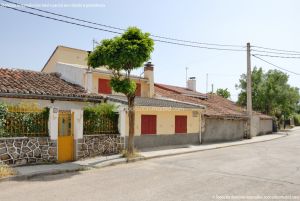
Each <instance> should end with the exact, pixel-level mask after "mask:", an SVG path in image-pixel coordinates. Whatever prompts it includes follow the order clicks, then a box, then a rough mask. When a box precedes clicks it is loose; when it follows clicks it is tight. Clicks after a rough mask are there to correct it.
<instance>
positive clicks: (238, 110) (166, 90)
mask: <svg viewBox="0 0 300 201" xmlns="http://www.w3.org/2000/svg"><path fill="white" fill-rule="evenodd" d="M155 94H156V95H157V96H159V97H161V98H162V97H164V98H170V99H174V100H178V101H183V102H189V103H194V104H201V105H204V106H206V110H205V112H204V115H205V116H209V117H222V118H246V117H247V115H246V111H245V109H244V108H242V107H240V106H238V105H236V104H235V103H234V102H232V101H230V100H228V99H225V98H223V97H220V96H218V95H215V94H207V95H205V94H202V93H199V92H193V91H191V90H189V89H187V88H184V87H176V86H171V85H165V84H155ZM195 95H197V96H195ZM259 114H260V113H259ZM260 115H261V118H271V117H269V116H267V115H262V114H260Z"/></svg>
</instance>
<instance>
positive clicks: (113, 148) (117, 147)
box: [77, 134, 124, 159]
mask: <svg viewBox="0 0 300 201" xmlns="http://www.w3.org/2000/svg"><path fill="white" fill-rule="evenodd" d="M123 144H124V143H123V138H122V137H121V136H120V135H119V134H100V135H84V136H83V139H78V140H77V159H81V158H87V157H94V156H103V155H112V154H118V153H120V152H121V150H122V149H123Z"/></svg>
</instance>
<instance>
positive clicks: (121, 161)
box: [0, 133, 288, 182]
mask: <svg viewBox="0 0 300 201" xmlns="http://www.w3.org/2000/svg"><path fill="white" fill-rule="evenodd" d="M287 136H288V134H287V133H285V135H281V136H279V137H277V138H273V139H266V140H261V141H254V142H245V143H237V144H230V145H221V146H220V145H219V146H218V145H216V146H215V147H211V148H207V149H198V150H190V151H183V152H177V153H167V154H161V155H156V156H148V157H147V156H140V157H137V158H132V159H126V158H116V159H113V160H111V161H105V162H103V163H100V164H99V165H80V166H79V167H78V168H73V169H61V170H51V171H40V172H35V173H32V174H26V175H15V176H10V177H4V178H0V182H5V181H24V180H29V179H32V178H34V177H40V176H48V175H57V174H63V173H70V172H79V171H86V170H92V169H100V168H104V167H109V166H114V165H119V164H126V163H133V162H137V161H142V160H149V159H154V158H161V157H168V156H176V155H183V154H189V153H195V152H201V151H207V150H214V149H221V148H227V147H234V146H240V145H247V144H254V143H260V142H267V141H272V140H277V139H281V138H283V137H287Z"/></svg>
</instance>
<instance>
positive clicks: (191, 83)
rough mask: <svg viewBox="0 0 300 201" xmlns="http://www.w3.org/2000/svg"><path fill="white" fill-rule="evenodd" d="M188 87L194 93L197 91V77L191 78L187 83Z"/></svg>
mask: <svg viewBox="0 0 300 201" xmlns="http://www.w3.org/2000/svg"><path fill="white" fill-rule="evenodd" d="M186 85H187V86H186V87H187V88H188V89H190V90H192V91H196V77H190V78H189V79H188V80H187V82H186Z"/></svg>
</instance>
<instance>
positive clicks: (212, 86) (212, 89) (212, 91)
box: [211, 84, 214, 94]
mask: <svg viewBox="0 0 300 201" xmlns="http://www.w3.org/2000/svg"><path fill="white" fill-rule="evenodd" d="M211 93H212V94H213V93H214V84H211Z"/></svg>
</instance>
